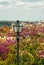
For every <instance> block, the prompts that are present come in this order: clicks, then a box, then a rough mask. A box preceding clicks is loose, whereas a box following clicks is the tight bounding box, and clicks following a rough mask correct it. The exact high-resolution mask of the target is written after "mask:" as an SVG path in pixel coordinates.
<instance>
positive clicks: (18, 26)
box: [13, 21, 23, 65]
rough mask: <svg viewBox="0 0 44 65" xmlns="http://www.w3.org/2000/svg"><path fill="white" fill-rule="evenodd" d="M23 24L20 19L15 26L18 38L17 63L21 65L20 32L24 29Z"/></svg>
mask: <svg viewBox="0 0 44 65" xmlns="http://www.w3.org/2000/svg"><path fill="white" fill-rule="evenodd" d="M22 27H23V26H22V25H21V24H20V22H19V21H16V25H14V26H13V29H14V31H15V32H16V34H17V36H16V40H17V65H19V39H20V36H19V34H20V32H21V31H22Z"/></svg>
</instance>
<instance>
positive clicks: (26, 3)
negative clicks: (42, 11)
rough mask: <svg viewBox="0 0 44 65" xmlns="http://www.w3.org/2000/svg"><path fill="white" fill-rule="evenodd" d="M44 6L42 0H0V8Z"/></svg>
mask: <svg viewBox="0 0 44 65" xmlns="http://www.w3.org/2000/svg"><path fill="white" fill-rule="evenodd" d="M33 7H44V1H43V0H42V1H41V0H36V1H35V0H33V1H32V0H0V8H2V9H8V8H16V9H17V8H25V9H27V8H33Z"/></svg>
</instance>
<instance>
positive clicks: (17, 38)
mask: <svg viewBox="0 0 44 65" xmlns="http://www.w3.org/2000/svg"><path fill="white" fill-rule="evenodd" d="M19 39H20V38H19V21H17V36H16V40H17V65H19Z"/></svg>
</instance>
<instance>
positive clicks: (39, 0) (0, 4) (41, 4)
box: [0, 0, 44, 21]
mask: <svg viewBox="0 0 44 65" xmlns="http://www.w3.org/2000/svg"><path fill="white" fill-rule="evenodd" d="M0 20H11V21H15V20H21V21H29V20H30V21H39V20H44V0H0Z"/></svg>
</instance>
